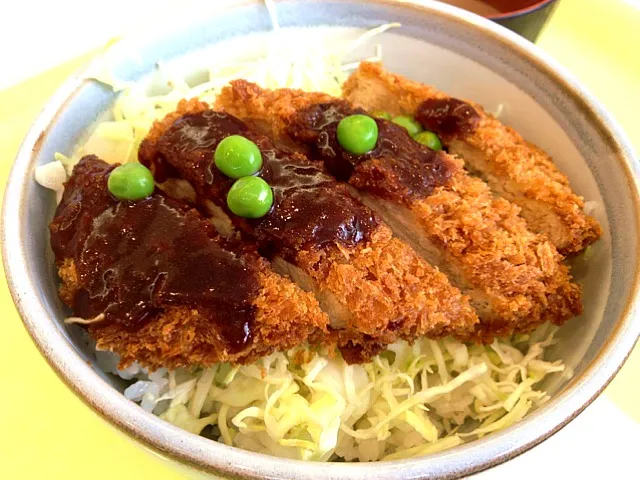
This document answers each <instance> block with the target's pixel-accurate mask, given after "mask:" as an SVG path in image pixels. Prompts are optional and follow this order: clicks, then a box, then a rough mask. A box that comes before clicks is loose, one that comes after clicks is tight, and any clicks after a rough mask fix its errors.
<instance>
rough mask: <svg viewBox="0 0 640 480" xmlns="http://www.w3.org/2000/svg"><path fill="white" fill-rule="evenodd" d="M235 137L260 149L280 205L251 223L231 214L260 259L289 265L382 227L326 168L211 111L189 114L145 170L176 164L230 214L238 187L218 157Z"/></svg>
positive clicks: (352, 242)
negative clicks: (305, 253) (307, 252)
mask: <svg viewBox="0 0 640 480" xmlns="http://www.w3.org/2000/svg"><path fill="white" fill-rule="evenodd" d="M234 134H238V135H243V136H245V137H247V138H249V139H250V140H252V141H253V142H255V143H256V145H258V148H259V149H260V151H261V153H262V158H263V167H262V171H260V172H259V173H258V174H259V175H260V176H262V178H264V180H265V181H266V182H267V183H268V184H269V185H270V186H271V187H272V189H273V192H274V205H273V208H272V209H271V211H270V212H269V213H268V214H267V215H266V216H264V217H262V218H260V219H256V220H246V219H242V218H240V217H236V216H235V215H231V217H232V219H233V220H234V222H235V224H236V226H238V227H239V228H241V229H242V230H243V231H244V232H245V233H246V234H248V235H250V236H251V237H253V238H254V239H256V240H257V241H258V244H259V247H260V249H261V251H262V253H264V254H266V255H273V254H276V253H277V254H280V255H283V256H284V257H285V258H291V257H294V256H295V255H296V254H297V252H298V251H299V250H301V249H309V248H313V247H322V246H323V245H325V244H327V243H335V242H339V243H341V244H343V245H346V246H354V245H356V244H358V243H360V242H364V241H366V240H367V239H368V238H369V237H370V234H371V232H372V231H373V229H374V228H375V227H376V226H377V225H378V223H379V220H378V218H377V216H376V215H375V214H374V213H373V212H372V211H371V210H369V209H368V208H367V207H365V206H364V205H363V204H362V203H360V202H359V201H358V200H356V199H354V198H353V197H352V196H351V195H350V194H349V193H348V191H347V190H346V187H345V186H344V185H341V184H339V183H337V182H336V181H335V179H333V178H332V177H331V176H330V175H328V174H327V173H326V172H325V171H324V169H323V167H322V164H321V163H316V162H310V161H308V160H307V159H306V158H305V157H303V156H301V155H299V154H288V153H285V152H283V151H281V150H279V149H277V148H275V147H274V146H273V144H272V143H271V142H270V141H269V140H268V139H267V138H266V137H264V136H262V135H259V134H256V133H254V132H252V131H250V130H249V129H248V128H247V127H246V125H245V124H244V123H243V122H241V121H240V120H238V119H237V118H235V117H233V116H231V115H227V114H223V113H219V112H215V111H212V110H208V111H204V112H202V113H197V114H188V115H185V116H183V117H182V118H180V119H179V120H177V121H176V122H175V123H174V124H173V125H172V126H171V127H170V128H169V129H168V130H167V131H166V132H165V133H164V134H163V135H162V136H161V137H160V139H159V140H158V142H157V146H156V150H155V152H154V153H153V154H151V155H149V156H146V157H141V158H140V160H141V161H142V163H145V164H147V165H154V166H155V165H156V164H158V163H160V164H168V165H170V166H171V168H173V169H174V171H176V172H177V173H178V174H179V176H180V177H182V178H184V179H186V180H188V181H189V182H190V183H191V184H192V185H193V186H194V188H195V189H196V191H197V192H198V194H199V196H200V197H201V198H204V199H207V200H211V201H213V202H214V203H215V204H217V205H218V206H220V207H222V208H226V195H227V192H228V190H229V188H231V185H232V184H233V180H231V179H229V178H227V177H226V176H224V175H223V174H222V173H221V172H219V171H218V170H217V168H216V167H215V164H214V163H213V154H214V152H215V149H216V146H217V145H218V143H219V142H220V141H221V140H223V139H224V138H225V137H227V136H229V135H234ZM144 150H145V151H148V149H144Z"/></svg>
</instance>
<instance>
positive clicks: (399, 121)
mask: <svg viewBox="0 0 640 480" xmlns="http://www.w3.org/2000/svg"><path fill="white" fill-rule="evenodd" d="M391 121H392V122H393V123H395V124H396V125H400V126H401V127H403V128H406V129H407V132H409V135H411V136H412V137H414V136H416V135H417V134H419V133H420V132H421V131H422V125H420V123H418V122H417V121H416V119H415V118H413V117H412V116H411V115H400V116H398V117H394V118H393V120H391Z"/></svg>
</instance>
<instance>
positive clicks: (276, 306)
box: [50, 157, 328, 369]
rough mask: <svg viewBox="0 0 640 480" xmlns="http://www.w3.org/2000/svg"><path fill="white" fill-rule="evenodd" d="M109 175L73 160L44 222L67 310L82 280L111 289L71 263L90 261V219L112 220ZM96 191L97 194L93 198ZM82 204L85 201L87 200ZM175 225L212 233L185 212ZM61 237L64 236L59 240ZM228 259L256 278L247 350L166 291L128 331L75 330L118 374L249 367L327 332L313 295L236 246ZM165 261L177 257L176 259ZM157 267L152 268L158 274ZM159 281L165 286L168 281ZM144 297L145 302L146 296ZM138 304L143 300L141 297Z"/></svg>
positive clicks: (203, 312) (116, 327) (211, 241)
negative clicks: (111, 356)
mask: <svg viewBox="0 0 640 480" xmlns="http://www.w3.org/2000/svg"><path fill="white" fill-rule="evenodd" d="M112 168H113V167H111V166H108V165H107V164H105V163H104V162H102V161H100V160H99V159H97V158H96V157H85V158H84V159H83V160H81V162H80V163H79V164H78V165H77V166H76V167H75V169H74V173H73V175H72V177H71V180H70V181H69V182H67V184H66V186H65V197H63V202H62V203H61V206H60V207H59V208H58V210H57V211H56V217H55V218H54V219H53V221H52V223H51V227H50V228H51V232H52V243H53V241H54V239H55V242H56V243H55V248H54V251H55V252H56V254H57V255H58V256H57V258H56V263H57V266H58V273H59V276H60V278H61V279H62V284H61V286H60V297H61V298H62V300H63V301H64V302H65V303H66V304H67V305H68V306H69V307H71V308H72V309H74V310H75V308H76V307H77V306H78V305H77V302H78V301H80V302H83V301H86V300H83V298H84V299H86V292H87V290H86V289H87V288H88V287H87V285H88V284H89V283H88V282H89V281H90V279H89V278H88V277H91V276H99V278H102V279H103V282H112V280H104V279H106V278H107V277H105V275H106V272H102V271H89V272H85V274H84V275H85V276H84V277H83V276H82V275H80V274H79V271H78V268H77V260H76V259H77V258H87V256H89V257H91V256H93V255H94V254H93V253H91V250H90V249H89V250H88V248H90V247H87V244H86V243H84V241H83V240H82V239H83V238H87V235H90V234H91V232H93V231H94V229H95V228H96V226H95V225H96V220H95V218H96V217H95V215H93V214H94V213H95V212H96V211H98V210H100V211H110V212H111V213H110V215H112V216H115V215H117V213H112V212H118V210H113V208H114V206H115V205H116V204H117V201H115V200H113V199H112V198H111V197H110V194H109V193H108V192H107V185H106V181H107V178H108V173H109V172H110V171H111V169H112ZM97 189H100V192H96V190H97ZM155 195H159V194H157V193H156V194H154V196H155ZM88 197H92V198H91V199H90V200H89V198H88ZM83 201H91V202H93V205H98V207H97V208H96V209H94V210H88V209H86V208H84V205H83V203H82V202H83ZM174 204H175V202H174ZM174 204H172V205H174ZM129 205H131V204H129ZM176 205H177V204H176ZM173 211H176V212H178V211H180V210H178V209H175V210H173ZM183 225H184V228H185V229H186V228H191V229H196V230H199V231H206V232H209V231H214V230H213V229H212V227H211V226H210V224H209V222H208V220H207V219H205V218H204V217H202V216H200V215H199V214H197V213H196V212H195V211H194V210H188V209H186V208H185V209H184V223H183ZM150 228H158V229H159V230H162V228H163V226H162V225H155V226H152V227H150ZM67 232H69V233H71V235H67V234H66V233H67ZM156 233H157V235H158V236H160V237H161V236H162V235H163V232H162V231H159V232H156ZM169 238H171V237H169ZM204 238H205V239H206V241H207V242H208V243H206V244H205V245H203V246H202V247H201V248H202V249H209V248H218V247H217V245H222V246H221V247H220V248H222V249H224V250H226V251H231V250H230V249H231V248H232V247H231V246H230V244H229V243H227V242H225V243H224V244H220V243H219V240H218V239H216V238H215V237H212V236H204ZM67 241H68V243H67ZM71 244H73V245H71ZM167 244H168V245H170V243H167ZM234 245H235V244H234ZM233 248H234V249H235V248H236V247H235V246H234V247H233ZM61 252H67V253H71V252H73V253H71V255H69V256H67V257H65V256H60V255H59V254H60V253H61ZM234 253H235V254H236V256H237V257H238V258H240V259H241V260H242V262H243V265H246V266H247V268H249V269H250V271H251V272H255V273H256V278H257V285H258V289H257V290H256V291H257V295H256V296H255V297H254V298H251V299H250V305H251V307H250V308H248V309H247V310H245V312H246V315H247V319H249V320H250V322H251V323H250V324H249V325H250V327H249V328H250V332H251V335H252V337H251V340H250V342H249V344H248V345H246V346H244V347H243V348H242V349H241V350H239V351H238V348H236V347H233V348H232V347H231V346H230V344H229V341H228V339H227V337H225V335H224V334H222V333H221V327H222V326H223V325H224V322H225V321H226V320H225V318H221V317H220V318H217V317H216V312H215V311H214V312H212V310H211V308H200V307H199V306H198V301H197V300H196V301H192V300H190V299H188V298H187V299H185V297H184V296H182V297H180V298H172V292H171V291H169V292H166V293H165V294H164V295H156V294H154V296H153V298H154V309H153V313H152V314H151V317H150V318H148V317H147V318H146V319H145V320H144V321H142V322H140V323H139V324H136V325H134V326H131V325H126V322H125V321H123V319H120V318H116V319H115V320H114V321H108V322H106V321H101V320H99V321H95V322H82V323H83V324H84V325H85V326H86V328H87V329H88V332H89V334H90V335H91V337H92V338H93V339H95V341H96V343H97V349H98V350H108V351H112V352H115V353H117V354H118V355H119V356H120V367H122V368H126V367H127V366H128V365H130V364H131V363H132V362H134V361H137V362H139V363H140V364H141V365H142V366H145V367H148V368H150V369H157V368H160V367H168V368H171V369H173V368H178V367H189V366H209V365H212V364H214V363H218V362H232V363H249V362H252V361H254V360H256V359H257V358H259V357H262V356H264V355H267V354H269V353H272V352H274V351H278V350H288V349H290V348H293V347H295V346H298V345H301V344H304V343H305V342H307V341H308V340H309V339H310V337H313V336H317V335H318V334H319V333H320V332H327V324H328V318H327V316H326V314H325V313H324V312H323V311H322V310H321V309H320V307H319V305H318V302H317V300H316V299H315V298H314V297H313V295H311V294H309V293H307V292H304V291H303V290H301V289H300V288H299V287H297V286H296V285H295V284H293V283H292V282H291V281H289V280H288V279H286V278H284V277H282V276H280V275H278V274H277V273H275V272H274V271H272V270H271V268H270V266H269V264H268V262H267V261H266V260H264V259H262V258H261V257H260V256H259V255H257V253H255V251H254V250H253V249H252V247H250V246H249V247H247V248H246V249H245V248H244V245H239V246H238V247H237V251H235V252H234ZM187 255H188V253H187ZM123 258H125V260H124V261H125V264H118V267H117V268H121V269H125V270H126V272H127V275H137V276H139V275H140V272H139V271H137V270H136V265H137V264H136V263H135V260H130V261H129V260H126V259H127V258H131V257H127V256H125V257H123ZM157 258H160V257H156V258H155V259H154V257H153V256H152V257H150V258H148V263H151V264H152V263H154V260H155V261H156V262H161V260H158V259H157ZM173 258H181V257H180V256H179V255H178V256H177V257H173ZM162 267H163V265H162V264H161V263H160V264H159V268H160V269H161V270H160V271H161V272H162ZM221 268H223V267H221ZM162 274H163V275H165V279H166V278H167V277H166V275H169V274H168V273H162ZM112 278H113V277H112ZM103 285H104V287H102V288H104V291H107V289H109V288H112V287H110V286H108V285H112V284H111V283H104V284H103ZM154 285H155V283H154ZM168 288H171V287H168ZM83 289H84V291H83ZM79 293H80V294H81V295H79ZM124 295H127V293H124ZM146 295H147V297H148V295H149V294H146ZM131 300H132V299H131V298H127V303H131V304H136V301H137V300H136V299H133V300H136V301H133V302H132V301H131ZM140 300H141V301H148V299H143V298H140ZM254 312H255V313H254ZM221 315H222V313H221ZM99 317H100V315H99V316H98V318H99ZM102 317H104V315H102ZM85 320H86V319H85Z"/></svg>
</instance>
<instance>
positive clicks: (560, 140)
mask: <svg viewBox="0 0 640 480" xmlns="http://www.w3.org/2000/svg"><path fill="white" fill-rule="evenodd" d="M277 3H278V11H279V17H280V23H281V25H282V26H283V27H285V29H287V30H286V31H287V32H288V33H286V34H291V35H300V34H301V31H300V29H301V28H306V27H312V28H311V29H310V30H309V32H306V30H305V32H306V33H305V34H309V35H323V36H329V37H331V38H334V39H335V38H341V37H342V36H344V37H345V38H346V37H349V36H350V35H351V36H353V34H354V31H360V30H362V29H367V28H370V27H374V26H378V25H380V24H383V23H387V22H389V21H397V22H400V23H401V24H402V25H403V26H402V28H400V29H396V30H393V31H389V32H387V33H385V34H383V35H381V36H380V37H379V38H378V39H377V40H376V42H377V43H381V44H382V46H383V52H384V58H385V63H386V65H387V66H388V67H389V68H390V69H391V70H393V71H395V72H397V73H400V74H404V75H407V76H409V77H411V78H413V79H416V80H421V81H425V82H428V83H431V84H435V85H436V86H438V87H440V88H442V89H444V90H446V91H448V92H450V93H451V94H453V95H456V96H461V97H465V98H470V99H473V100H475V101H477V102H479V103H481V104H483V105H484V106H485V107H486V108H487V109H488V110H494V109H495V108H497V107H498V106H499V105H502V106H503V109H502V114H501V118H502V119H503V120H504V121H505V122H506V123H507V124H509V125H511V126H513V127H515V128H516V129H517V130H518V131H520V132H521V133H522V134H523V135H524V136H525V137H526V138H528V139H529V140H531V141H533V142H535V143H537V144H539V145H540V146H541V147H543V148H544V149H546V150H547V151H549V152H550V153H551V154H552V156H553V158H554V159H555V160H556V162H557V164H558V165H559V167H560V168H561V169H562V170H563V171H564V172H566V173H567V175H568V176H569V178H570V179H571V182H572V185H573V187H574V188H575V190H576V191H577V192H579V193H580V194H581V195H583V196H584V197H585V198H586V199H587V200H588V201H590V202H592V203H590V205H592V206H593V207H594V215H595V216H596V217H597V218H598V219H599V220H600V222H601V223H602V226H603V229H604V235H603V238H602V240H600V241H599V242H598V244H597V245H596V246H595V247H594V249H593V252H592V256H591V259H590V260H589V262H588V264H587V265H586V267H587V268H586V269H585V268H582V271H580V272H576V274H577V275H578V277H579V278H580V280H581V282H582V283H583V284H584V292H585V295H584V299H585V314H584V315H582V316H581V317H579V318H575V319H573V320H571V321H570V322H569V323H568V324H567V325H566V326H565V327H563V328H562V329H561V332H560V337H559V338H560V342H559V343H558V345H557V346H556V347H555V349H554V350H552V351H551V355H552V356H553V357H555V358H562V359H564V361H565V362H566V364H567V365H568V366H569V367H570V368H571V369H572V371H573V372H574V374H573V376H568V375H565V376H556V377H555V378H553V379H552V380H551V381H550V382H549V383H548V384H547V385H545V388H547V390H548V391H549V392H550V393H551V395H552V398H551V400H550V401H549V402H548V403H547V404H546V405H545V406H543V407H542V408H539V409H538V410H537V411H535V412H533V413H532V414H530V415H528V416H527V417H526V418H525V419H524V420H523V421H521V422H519V423H517V424H516V425H514V426H512V427H510V428H508V429H507V430H504V431H502V432H500V433H497V434H493V435H489V436H487V437H485V438H483V439H481V440H477V441H474V442H472V443H469V444H466V445H463V446H460V447H457V448H454V449H452V450H449V451H445V452H442V453H438V454H434V455H431V456H429V457H428V458H417V459H411V460H404V461H395V462H381V463H377V464H348V463H333V464H326V465H322V466H320V465H318V464H317V463H305V462H301V461H291V460H286V459H280V458H274V457H269V456H266V455H260V454H255V453H250V452H246V451H242V450H239V449H236V448H231V447H228V446H225V445H223V444H220V443H216V442H213V441H211V440H207V439H205V438H202V437H198V436H196V435H192V434H190V433H187V432H185V431H182V430H180V429H178V428H176V427H174V426H172V425H170V424H168V423H166V422H164V421H163V420H161V419H159V418H157V417H155V416H153V415H151V414H148V413H145V412H144V411H143V410H142V409H141V408H140V407H139V406H137V405H135V404H134V403H131V402H129V401H127V400H125V398H124V397H123V396H122V395H121V391H122V389H123V385H122V384H121V383H120V382H119V381H117V380H116V379H115V378H113V377H111V376H109V375H107V374H105V373H104V372H102V371H101V370H100V369H99V368H98V367H97V366H96V363H95V361H94V358H93V356H92V354H91V352H90V351H89V350H88V349H87V347H86V346H85V345H84V344H83V343H82V341H81V340H80V339H79V336H78V335H77V333H78V332H77V331H76V330H74V329H68V328H66V327H65V326H64V325H63V323H62V319H63V318H64V317H65V315H66V313H65V310H64V307H63V305H62V303H61V302H60V300H59V298H58V295H57V285H58V281H57V276H56V273H55V269H54V263H53V255H52V253H51V251H50V248H49V246H48V241H49V240H48V235H47V224H48V223H49V221H50V219H51V217H52V214H53V210H54V206H55V201H54V195H53V193H52V192H50V191H47V190H45V189H43V188H41V187H39V186H38V185H37V184H36V183H35V181H34V180H33V178H34V169H35V167H36V166H37V165H41V164H44V163H46V162H49V161H51V160H52V158H53V155H54V153H55V152H61V153H64V154H70V153H71V152H72V151H73V149H74V146H75V145H76V144H77V143H78V142H79V141H80V140H81V139H82V138H83V136H84V135H86V133H87V131H88V130H90V128H91V125H92V124H93V123H94V122H95V121H96V119H98V118H99V117H103V116H104V115H105V112H107V111H108V110H109V107H110V105H111V104H112V103H113V101H114V98H115V96H114V93H113V92H112V91H111V90H110V89H109V88H106V87H105V86H104V85H101V84H99V83H97V82H95V81H91V80H88V79H87V78H86V74H83V73H79V74H78V75H77V76H75V77H74V78H71V79H70V80H69V81H68V82H66V83H65V84H64V85H63V86H62V87H61V88H60V90H59V91H58V92H57V93H56V94H55V96H54V97H53V98H52V99H51V101H50V102H49V103H48V104H47V106H46V108H45V109H44V111H43V112H42V113H41V114H40V116H39V117H38V119H37V120H36V122H35V123H34V125H33V127H32V129H31V131H30V132H29V134H28V135H27V137H26V138H25V140H24V144H23V146H22V148H21V150H20V152H19V154H18V157H17V158H16V160H15V165H14V167H13V170H12V172H11V176H10V178H9V183H8V185H7V189H6V196H5V201H4V212H3V220H2V225H3V234H2V235H3V236H2V246H3V255H4V262H5V268H6V273H7V277H8V281H9V286H10V288H11V291H12V294H13V298H14V301H15V303H16V305H17V307H18V310H19V311H20V314H21V316H22V319H23V321H24V324H25V326H26V328H27V329H28V330H29V333H30V334H31V336H32V337H33V340H34V341H35V343H36V345H37V346H38V348H39V349H40V351H41V352H42V354H43V356H44V357H45V358H46V359H47V361H48V362H49V363H50V364H51V366H52V367H53V368H54V369H55V371H56V372H57V373H58V375H59V376H60V378H61V379H62V380H63V381H65V382H66V383H67V385H68V386H69V388H71V389H72V390H73V391H74V392H75V393H76V394H77V395H78V396H79V397H80V398H82V399H83V400H84V401H85V402H86V403H87V404H88V405H90V406H91V407H92V408H93V409H95V411H97V412H98V413H99V414H100V415H101V416H102V417H104V418H105V419H106V420H108V421H109V422H111V423H112V424H113V425H115V426H116V427H118V428H119V429H120V430H122V431H123V432H125V433H126V434H127V435H128V436H130V437H132V438H134V439H135V440H137V441H138V442H140V443H142V444H143V445H145V446H147V447H149V448H151V449H152V450H153V451H155V452H156V453H159V454H160V455H162V456H164V457H167V458H169V459H171V460H172V461H175V462H177V463H178V464H179V465H182V466H183V467H185V468H189V469H190V471H191V472H197V473H199V474H202V475H203V476H206V475H218V476H220V477H224V478H296V479H315V478H318V477H319V476H320V475H322V477H323V478H324V479H327V480H328V479H338V478H340V479H362V480H364V479H371V478H385V479H399V478H403V479H414V478H453V477H457V476H461V475H465V474H469V473H472V472H475V471H479V470H482V469H486V468H488V467H491V466H492V465H495V464H498V463H500V462H503V461H505V460H507V459H509V458H512V457H514V456H515V455H518V454H519V453H521V452H523V451H525V450H527V449H529V448H531V447H532V446H534V445H536V444H537V443H539V442H541V441H542V440H544V439H545V438H547V437H549V436H550V435H552V434H553V433H554V432H556V431H558V430H559V429H560V428H562V426H563V425H565V424H566V423H567V422H569V421H570V420H571V419H572V418H574V417H575V416H576V415H578V414H579V413H580V412H581V411H582V410H583V409H584V408H585V407H586V406H587V405H588V404H589V403H590V402H591V401H592V400H593V399H594V398H595V397H596V396H597V395H598V394H599V393H600V392H601V391H602V390H603V389H604V387H605V386H606V385H607V383H608V382H609V381H610V380H611V378H612V377H613V375H614V374H615V373H616V372H617V370H618V369H619V368H620V366H621V365H622V363H623V362H624V360H625V358H626V357H627V355H628V354H629V352H630V351H631V349H632V347H633V345H634V344H635V342H636V340H637V338H638V334H639V332H640V321H639V319H638V318H637V317H636V316H635V315H634V313H635V312H636V309H637V307H638V278H639V277H638V272H639V266H638V261H639V258H638V254H639V252H640V246H639V245H638V243H639V241H640V234H639V228H640V225H639V221H638V212H639V211H640V206H639V203H640V202H639V196H638V183H637V176H636V175H637V171H638V164H637V161H636V160H634V158H633V154H632V152H631V149H630V147H629V143H628V142H627V141H626V140H625V138H624V136H623V134H622V132H621V131H620V129H619V128H618V127H617V126H616V124H615V122H614V121H613V120H612V119H611V118H610V117H609V115H608V114H607V113H606V112H605V111H604V110H603V109H602V108H601V107H600V106H599V104H598V103H597V102H596V101H595V100H594V99H593V98H592V97H591V96H590V95H589V94H588V93H586V92H585V90H584V89H583V88H582V87H581V86H580V85H579V83H578V82H576V81H575V80H574V79H573V78H571V76H570V75H568V74H567V73H566V72H565V71H564V70H563V69H562V68H561V67H560V66H559V65H557V64H556V63H555V62H553V61H552V60H551V59H550V58H548V57H547V56H546V55H545V54H543V53H542V52H541V51H539V50H538V49H537V48H536V47H535V46H533V45H531V44H530V43H529V42H527V41H525V40H523V39H521V38H520V37H518V36H517V35H515V34H513V33H511V32H509V31H507V30H506V29H503V28H502V27H500V26H497V25H495V24H493V23H492V22H490V21H489V20H486V19H482V18H480V17H477V16H475V15H472V14H469V13H466V12H464V11H462V10H458V9H455V8H453V7H449V6H446V5H442V4H439V3H438V2H426V1H404V2H393V1H389V0H371V1H364V2H363V1H351V0H341V1H329V0H315V1H296V0H287V1H280V2H277ZM209 4H210V5H209V7H207V8H204V7H203V8H202V9H200V10H198V12H197V15H196V14H194V12H193V11H184V12H183V13H182V14H177V15H173V16H172V17H171V18H169V19H166V21H162V20H157V21H154V22H148V23H147V25H146V26H145V25H141V26H140V28H139V29H137V30H136V32H135V33H134V34H132V35H129V36H127V37H126V38H124V39H122V40H121V41H119V42H118V43H116V44H115V45H114V46H113V47H112V48H110V49H109V50H108V51H107V53H106V54H105V55H106V58H107V59H108V61H109V65H110V66H111V68H112V69H113V72H114V74H115V76H116V77H118V78H121V79H124V80H129V81H139V82H149V81H150V74H151V72H152V71H153V70H154V66H155V63H156V61H158V60H160V59H161V60H163V61H164V62H165V65H168V66H170V67H171V66H175V67H176V68H181V69H192V71H193V72H192V73H193V75H192V77H191V78H193V79H197V78H198V71H199V70H198V69H200V71H202V69H203V66H206V65H207V63H206V62H214V61H219V60H220V59H222V58H223V57H224V58H238V57H239V56H243V55H252V54H256V53H259V50H260V49H261V48H262V47H263V45H264V44H265V42H264V38H265V34H266V32H267V31H269V30H270V28H271V25H270V21H269V17H268V14H267V10H266V8H265V7H264V5H263V3H262V2H260V1H257V0H245V1H231V2H209ZM296 29H297V30H296ZM292 38H293V37H292ZM356 53H358V52H356ZM363 53H366V52H364V51H363V52H359V53H358V54H363ZM194 81H196V80H194Z"/></svg>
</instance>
